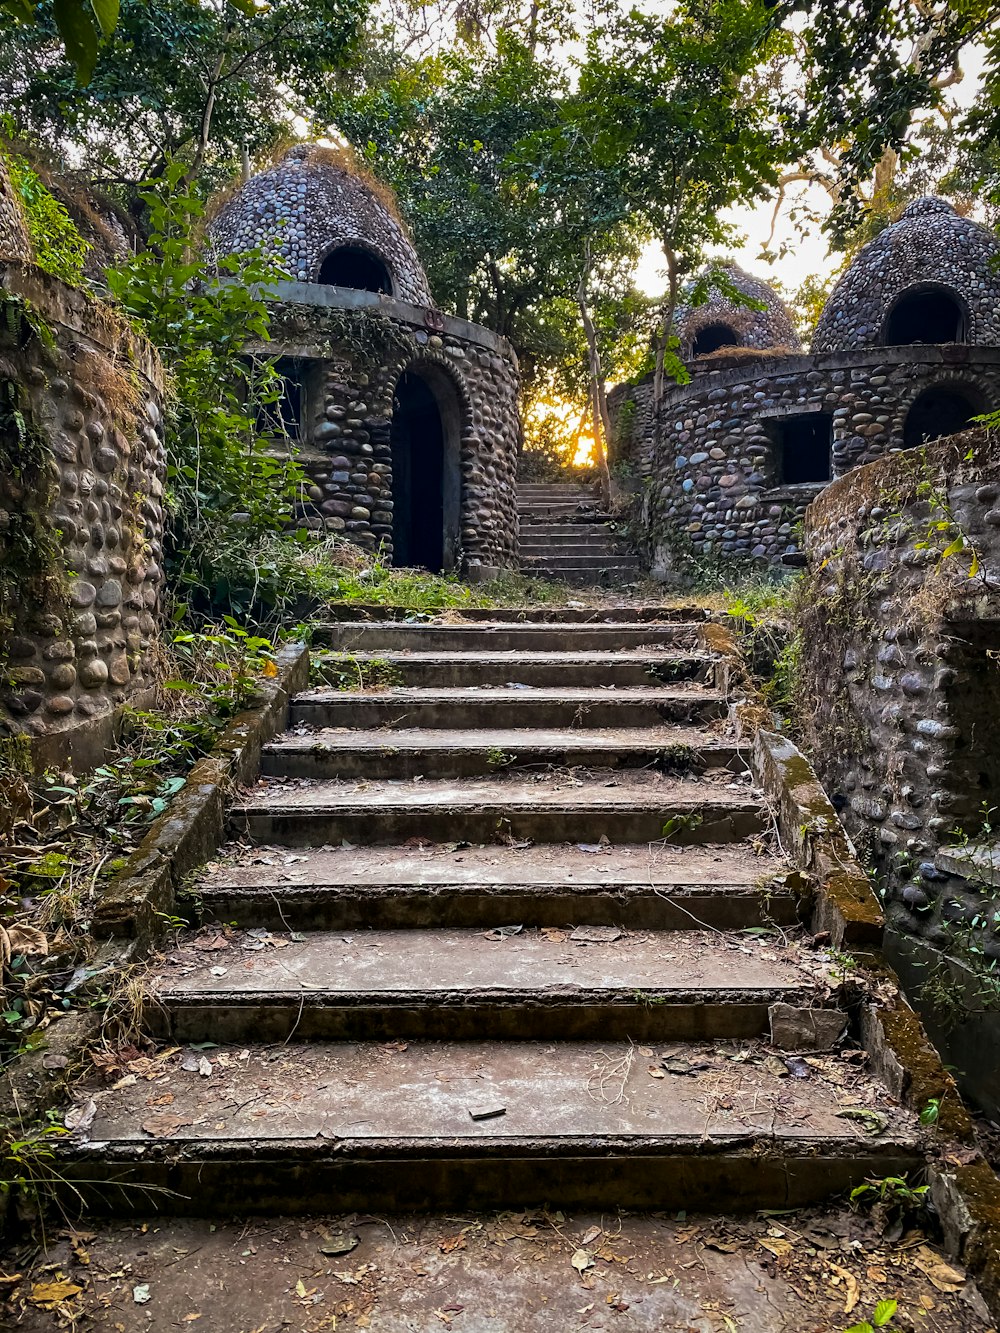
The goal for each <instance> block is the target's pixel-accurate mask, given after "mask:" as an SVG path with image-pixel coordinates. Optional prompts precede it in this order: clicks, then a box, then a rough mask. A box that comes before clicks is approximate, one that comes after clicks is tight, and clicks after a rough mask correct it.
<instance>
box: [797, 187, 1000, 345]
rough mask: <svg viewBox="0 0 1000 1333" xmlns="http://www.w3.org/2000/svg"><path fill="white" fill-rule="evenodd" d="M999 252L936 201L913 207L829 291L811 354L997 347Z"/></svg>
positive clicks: (983, 232)
mask: <svg viewBox="0 0 1000 1333" xmlns="http://www.w3.org/2000/svg"><path fill="white" fill-rule="evenodd" d="M998 259H1000V244H998V242H997V238H996V237H995V236H994V235H993V233H992V232H991V231H989V230H987V228H986V227H982V226H980V225H979V223H977V222H973V221H971V220H970V219H969V218H964V217H961V216H960V215H959V214H958V213H956V212H955V210H954V208H953V207H952V206H951V204H949V203H948V202H947V201H946V200H944V199H934V198H923V199H916V200H914V202H913V203H912V204H909V205H908V206H907V207H906V208H905V209H904V210H903V212H902V214H901V215H900V217H899V220H898V221H896V222H894V223H892V224H891V225H890V226H888V227H886V228H885V229H884V231H881V232H879V234H878V236H876V237H875V239H874V240H873V241H870V242H869V243H868V244H867V245H866V246H865V247H864V249H863V250H862V251H861V253H860V254H859V255H858V257H857V258H856V259H855V261H854V263H853V264H851V266H850V267H849V268H848V270H847V272H846V273H845V274H844V276H843V277H842V278H841V279H840V281H839V282H838V283H837V285H836V286H835V287H834V289H833V291H832V293H831V294H830V297H829V299H828V301H827V303H826V305H825V307H824V309H823V313H822V315H821V316H820V319H819V323H818V324H817V326H816V333H815V336H814V338H813V343H812V348H813V351H814V352H831V351H847V350H850V349H852V348H862V347H881V346H912V345H914V344H918V343H919V344H928V343H969V344H972V345H974V346H979V347H990V346H997V345H1000V271H998V269H997V267H996V263H997V260H998Z"/></svg>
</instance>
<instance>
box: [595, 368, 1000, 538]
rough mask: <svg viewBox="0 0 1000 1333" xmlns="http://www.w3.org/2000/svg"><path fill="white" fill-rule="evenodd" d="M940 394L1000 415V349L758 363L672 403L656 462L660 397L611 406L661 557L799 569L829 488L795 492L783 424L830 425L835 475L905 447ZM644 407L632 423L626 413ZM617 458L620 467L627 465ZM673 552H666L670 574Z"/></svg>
mask: <svg viewBox="0 0 1000 1333" xmlns="http://www.w3.org/2000/svg"><path fill="white" fill-rule="evenodd" d="M930 386H938V387H948V386H951V387H953V388H955V389H956V390H959V391H960V392H962V393H969V392H970V391H972V393H973V394H974V395H976V396H977V397H978V398H979V399H980V400H981V401H982V403H983V405H984V406H985V405H987V404H989V405H995V404H997V403H1000V348H997V349H994V348H983V349H977V348H967V347H961V346H959V347H954V348H940V347H912V348H911V347H896V348H877V349H874V350H872V351H861V352H854V353H842V354H839V355H836V354H831V355H827V356H807V355H802V356H797V357H787V358H780V359H778V360H754V359H752V358H751V359H749V360H748V361H747V362H746V363H745V364H743V365H738V366H733V365H732V363H731V362H730V363H729V367H728V368H727V369H725V370H721V369H719V370H712V371H709V372H707V373H703V374H699V375H697V376H696V377H695V378H694V379H693V380H692V382H691V384H689V385H687V386H685V387H683V388H678V389H674V390H673V391H672V392H671V393H670V394H669V395H668V398H667V400H666V403H665V406H664V419H663V427H662V433H663V442H662V445H661V447H660V449H659V450H654V448H653V447H652V442H653V440H654V423H653V410H652V385H651V384H649V383H643V384H640V385H637V386H635V387H632V388H628V389H620V390H617V391H616V392H615V393H614V394H613V395H612V405H613V411H614V414H615V416H616V418H617V420H618V422H619V423H623V432H624V434H625V438H624V440H622V442H621V446H620V447H621V452H622V454H624V455H625V456H626V457H628V458H630V459H631V461H632V465H633V467H634V468H635V469H636V471H637V472H638V474H639V476H640V478H641V479H642V482H643V490H644V493H645V496H646V501H645V503H646V527H647V530H648V531H649V534H650V542H651V545H652V547H653V549H654V554H655V550H656V548H658V547H659V548H664V547H665V546H669V545H670V544H671V543H673V545H674V547H675V548H677V549H678V550H680V551H682V552H683V551H691V552H692V553H693V554H695V555H699V556H701V555H710V554H713V555H724V556H731V555H738V556H750V557H753V558H755V559H759V560H767V561H769V562H772V563H774V562H777V561H782V560H786V561H791V562H794V563H799V562H800V555H799V551H798V545H797V537H796V532H795V525H796V523H797V521H798V520H799V519H800V518H801V516H802V514H803V513H804V512H805V507H806V505H808V504H809V502H810V501H811V500H812V499H813V498H814V497H815V495H816V492H817V490H818V489H821V484H819V485H812V486H809V485H799V486H786V485H784V484H783V482H782V459H781V449H780V447H779V443H778V441H779V437H780V429H781V424H782V422H783V421H786V420H790V419H792V418H794V417H795V416H801V415H803V414H812V413H828V414H829V415H830V417H831V429H832V472H833V475H834V476H842V475H843V474H844V473H845V472H848V471H849V470H850V469H852V468H855V467H858V466H860V465H862V464H865V463H869V462H871V461H873V460H874V459H877V458H881V457H882V456H883V455H884V454H886V453H888V452H891V451H892V450H898V449H901V448H902V447H903V434H904V427H905V425H906V420H907V414H908V412H909V410H910V408H911V406H912V405H913V403H914V402H915V401H916V399H917V398H918V397H919V396H920V394H921V393H922V392H923V391H924V390H925V389H927V388H929V387H930ZM628 401H632V402H633V403H634V404H635V406H634V407H633V408H631V409H628V410H627V411H623V408H624V404H625V403H626V402H628ZM617 452H618V451H616V455H617ZM665 559H666V552H665V550H664V549H660V563H661V564H662V563H663V561H664V560H665Z"/></svg>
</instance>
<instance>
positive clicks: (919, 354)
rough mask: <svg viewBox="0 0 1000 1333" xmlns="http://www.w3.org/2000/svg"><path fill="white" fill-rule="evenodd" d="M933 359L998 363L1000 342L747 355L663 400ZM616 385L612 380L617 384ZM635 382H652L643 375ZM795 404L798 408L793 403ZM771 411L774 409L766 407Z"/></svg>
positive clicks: (948, 364)
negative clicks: (998, 344)
mask: <svg viewBox="0 0 1000 1333" xmlns="http://www.w3.org/2000/svg"><path fill="white" fill-rule="evenodd" d="M920 364H922V365H935V366H941V367H942V369H945V368H952V369H954V368H956V367H968V368H969V369H973V368H974V367H976V366H1000V347H977V346H975V345H973V344H972V343H913V344H911V345H909V346H907V347H859V348H852V349H851V350H849V351H837V352H802V353H797V354H796V355H794V356H787V357H780V358H778V359H774V358H770V357H766V356H762V357H753V356H750V355H748V356H747V359H746V360H745V361H741V362H740V363H739V365H738V366H733V367H731V368H729V369H726V370H709V371H706V372H705V373H703V374H698V375H695V376H693V377H692V379H691V380H690V382H689V383H687V384H679V385H676V386H674V387H673V388H670V387H668V389H667V392H666V394H665V396H664V403H665V404H666V405H669V404H673V403H682V402H684V401H685V399H687V398H692V397H699V396H701V395H702V394H704V393H706V392H711V390H713V389H728V388H730V387H732V386H734V385H737V384H745V383H746V382H747V380H764V379H767V380H775V379H781V378H783V377H784V376H789V377H791V376H794V377H796V378H801V377H802V376H805V375H809V374H812V373H820V374H823V373H827V372H830V371H836V370H870V369H872V368H873V367H874V366H911V365H920ZM620 387H621V386H616V388H620ZM637 387H649V388H651V387H652V382H651V380H648V379H647V380H644V381H642V384H641V385H640V386H637ZM796 410H798V409H796ZM770 415H775V414H774V413H770Z"/></svg>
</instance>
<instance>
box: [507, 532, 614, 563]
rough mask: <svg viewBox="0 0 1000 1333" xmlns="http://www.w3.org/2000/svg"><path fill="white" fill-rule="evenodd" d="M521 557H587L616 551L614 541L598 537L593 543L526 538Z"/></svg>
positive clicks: (522, 544) (522, 545) (521, 548)
mask: <svg viewBox="0 0 1000 1333" xmlns="http://www.w3.org/2000/svg"><path fill="white" fill-rule="evenodd" d="M519 550H520V555H521V559H522V560H524V559H525V558H526V557H528V556H531V557H538V556H587V555H601V556H604V555H608V554H609V553H611V552H613V551H614V550H615V546H614V543H613V541H612V540H611V539H610V538H606V537H596V538H595V539H594V540H593V541H591V542H557V541H553V540H551V539H548V538H540V539H537V540H535V539H532V538H526V539H524V540H522V542H521V543H520V547H519Z"/></svg>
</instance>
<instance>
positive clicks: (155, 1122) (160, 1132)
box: [142, 1111, 194, 1139]
mask: <svg viewBox="0 0 1000 1333" xmlns="http://www.w3.org/2000/svg"><path fill="white" fill-rule="evenodd" d="M193 1123H194V1122H193V1121H191V1120H188V1119H187V1118H186V1117H184V1116H182V1115H172V1114H171V1113H169V1112H163V1111H161V1112H159V1113H158V1114H157V1115H151V1116H150V1117H149V1119H148V1120H144V1121H143V1122H142V1128H143V1129H144V1131H145V1132H146V1133H147V1134H150V1135H152V1137H153V1138H154V1139H168V1138H169V1137H170V1135H171V1134H175V1133H176V1132H177V1130H179V1129H182V1128H183V1127H184V1126H185V1125H190V1124H193Z"/></svg>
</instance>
